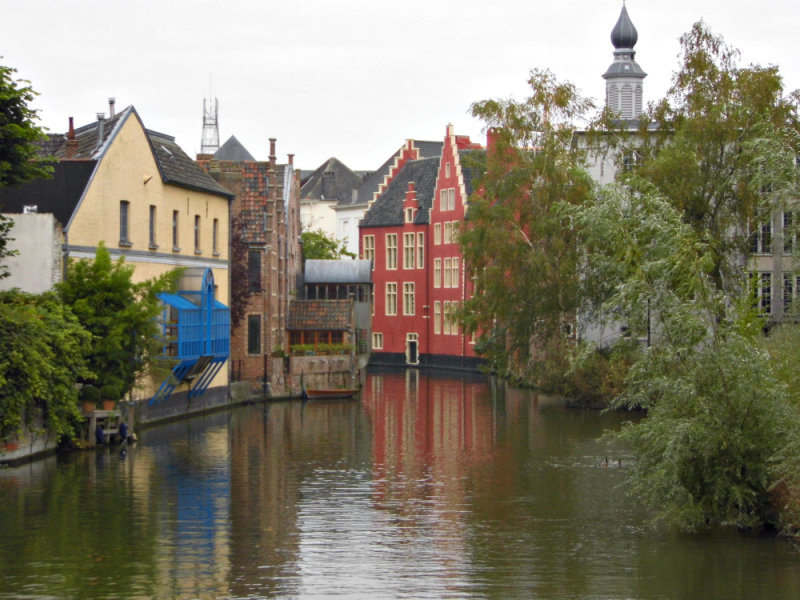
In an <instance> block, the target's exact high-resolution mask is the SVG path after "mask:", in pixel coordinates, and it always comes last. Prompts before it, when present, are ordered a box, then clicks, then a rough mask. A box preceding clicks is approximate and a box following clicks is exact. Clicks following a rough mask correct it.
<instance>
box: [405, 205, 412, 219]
mask: <svg viewBox="0 0 800 600" xmlns="http://www.w3.org/2000/svg"><path fill="white" fill-rule="evenodd" d="M405 215H406V223H413V222H414V209H413V208H411V207H410V206H409V207H408V208H406V210H405Z"/></svg>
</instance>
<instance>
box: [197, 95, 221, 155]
mask: <svg viewBox="0 0 800 600" xmlns="http://www.w3.org/2000/svg"><path fill="white" fill-rule="evenodd" d="M218 113H219V100H217V99H216V98H214V99H213V100H212V99H211V98H203V139H202V142H201V143H200V153H201V154H214V153H215V152H216V151H217V150H219V121H218V120H217V115H218Z"/></svg>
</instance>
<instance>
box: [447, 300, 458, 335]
mask: <svg viewBox="0 0 800 600" xmlns="http://www.w3.org/2000/svg"><path fill="white" fill-rule="evenodd" d="M457 308H458V302H448V301H446V300H445V303H444V315H443V316H444V327H443V329H444V333H446V334H451V335H456V334H457V333H458V325H457V324H456V320H455V312H456V309H457Z"/></svg>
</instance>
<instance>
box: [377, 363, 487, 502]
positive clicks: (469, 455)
mask: <svg viewBox="0 0 800 600" xmlns="http://www.w3.org/2000/svg"><path fill="white" fill-rule="evenodd" d="M362 404H363V405H364V409H365V410H366V412H367V414H368V416H369V418H370V421H371V423H372V429H373V433H372V435H373V441H372V446H373V468H374V469H375V474H374V476H373V479H374V480H375V481H376V482H384V483H385V482H387V481H390V480H393V479H394V480H396V479H397V478H398V473H402V474H403V479H405V480H408V481H424V480H426V479H427V478H432V479H433V480H435V481H439V482H443V481H446V482H453V485H455V487H454V488H453V487H449V485H448V488H447V489H446V490H444V492H445V495H447V496H448V497H450V498H451V499H452V501H453V502H455V503H459V502H461V501H463V489H461V485H462V484H463V482H464V479H465V476H466V475H467V474H468V473H469V472H470V471H471V470H472V469H473V468H474V467H476V466H478V465H481V464H483V463H484V462H486V461H491V460H492V456H493V455H494V450H495V448H494V445H495V443H494V420H493V411H492V405H491V396H490V392H489V386H488V384H487V382H486V380H485V378H483V377H465V378H454V377H447V378H438V377H434V376H430V375H425V374H420V373H419V372H418V371H417V370H415V369H409V370H407V371H405V372H393V373H386V374H381V373H371V374H370V376H369V378H368V379H367V385H366V387H365V388H364V390H363V391H362ZM388 473H392V474H393V476H392V477H387V474H388ZM459 482H460V483H459ZM391 493H392V492H391V491H389V490H387V489H385V488H384V487H381V486H380V485H378V486H377V487H376V497H375V498H376V501H378V502H382V501H383V500H384V499H385V496H387V495H391ZM408 493H409V495H410V496H411V497H415V496H416V494H415V493H414V490H409V491H408Z"/></svg>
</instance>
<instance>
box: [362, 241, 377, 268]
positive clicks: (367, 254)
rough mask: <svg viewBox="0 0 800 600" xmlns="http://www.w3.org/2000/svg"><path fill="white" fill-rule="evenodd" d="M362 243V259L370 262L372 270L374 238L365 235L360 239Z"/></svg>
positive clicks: (373, 265)
mask: <svg viewBox="0 0 800 600" xmlns="http://www.w3.org/2000/svg"><path fill="white" fill-rule="evenodd" d="M361 240H362V242H363V248H362V255H361V256H362V258H364V259H365V260H371V261H372V268H373V269H374V268H375V236H374V235H365V236H364V237H363V238H361Z"/></svg>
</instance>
